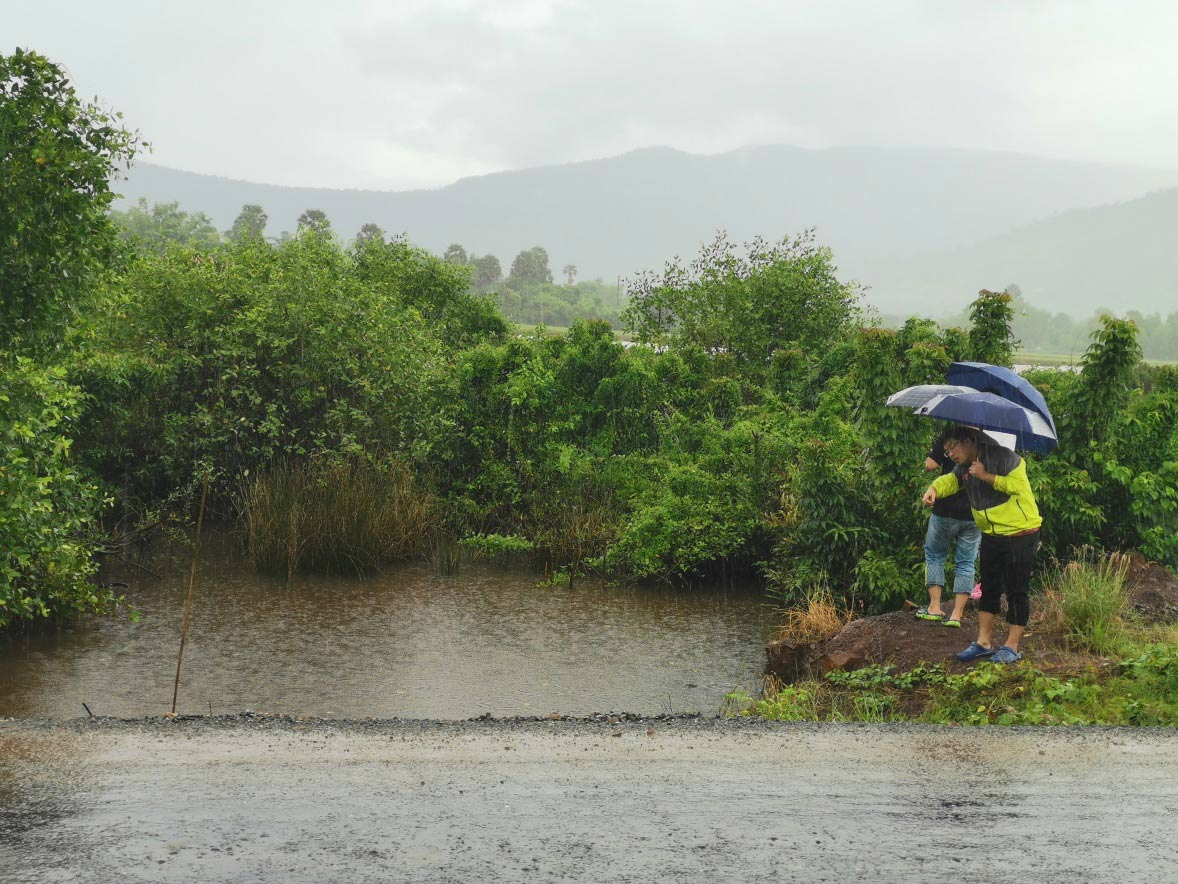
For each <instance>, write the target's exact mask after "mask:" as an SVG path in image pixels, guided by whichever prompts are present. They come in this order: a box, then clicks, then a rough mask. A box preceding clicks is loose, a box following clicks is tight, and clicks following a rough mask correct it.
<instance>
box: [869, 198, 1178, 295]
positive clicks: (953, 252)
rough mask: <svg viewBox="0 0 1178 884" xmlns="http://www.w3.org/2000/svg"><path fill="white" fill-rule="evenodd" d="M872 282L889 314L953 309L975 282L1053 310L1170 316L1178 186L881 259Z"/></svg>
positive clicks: (1176, 290) (1176, 263) (1176, 267)
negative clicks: (913, 308) (959, 243)
mask: <svg viewBox="0 0 1178 884" xmlns="http://www.w3.org/2000/svg"><path fill="white" fill-rule="evenodd" d="M870 281H871V283H872V295H873V297H872V300H873V302H874V303H876V304H879V305H880V306H881V308H883V309H889V310H891V309H899V307H900V305H904V304H912V303H919V304H936V303H938V301H944V302H946V303H947V304H949V305H950V306H953V307H957V306H959V304H960V303H962V302H963V301H964V300H968V298H969V297H970V296H972V295H973V294H975V293H976V292H977V290H978V289H980V288H990V289H997V290H1000V289H1002V288H1004V287H1005V286H1007V285H1010V284H1012V283H1014V284H1017V285H1018V286H1019V288H1020V289H1021V290H1022V293H1023V296H1024V297H1025V298H1026V299H1027V301H1029V302H1030V303H1031V304H1033V305H1034V306H1036V307H1038V308H1041V309H1044V310H1049V311H1051V312H1053V313H1069V314H1071V315H1073V316H1089V315H1091V314H1092V313H1093V312H1095V311H1096V310H1098V309H1099V308H1106V309H1109V310H1112V311H1114V312H1117V313H1124V312H1125V311H1128V310H1140V311H1141V312H1142V313H1154V312H1157V313H1161V314H1162V315H1167V314H1170V313H1174V312H1178V188H1172V189H1169V190H1164V191H1161V192H1159V193H1153V194H1150V195H1148V196H1144V197H1141V198H1139V199H1135V200H1130V201H1128V202H1123V203H1118V204H1116V205H1110V206H1101V207H1098V208H1092V209H1078V210H1074V211H1070V212H1065V213H1063V214H1061V215H1059V216H1057V217H1054V218H1050V219H1047V220H1044V221H1040V222H1038V223H1034V224H1028V225H1025V226H1023V227H1020V228H1018V229H1016V230H1012V231H1009V232H1007V233H1003V234H1000V235H997V236H991V237H987V238H985V239H982V240H981V241H979V242H977V243H973V244H971V245H969V246H965V247H962V248H956V249H949V250H945V251H941V252H938V253H934V254H926V255H919V256H908V257H904V258H897V259H893V260H890V261H885V262H881V263H880V264H879V265H878V268H877V270H876V271H874V272H873V274H872V277H871V280H870ZM929 312H933V313H935V312H936V311H935V310H934V311H929Z"/></svg>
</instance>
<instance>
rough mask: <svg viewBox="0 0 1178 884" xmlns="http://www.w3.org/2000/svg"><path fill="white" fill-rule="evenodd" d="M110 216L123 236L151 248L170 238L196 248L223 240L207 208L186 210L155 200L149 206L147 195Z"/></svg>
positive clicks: (173, 204)
mask: <svg viewBox="0 0 1178 884" xmlns="http://www.w3.org/2000/svg"><path fill="white" fill-rule="evenodd" d="M110 214H111V218H113V219H114V222H115V224H117V225H118V226H119V228H120V231H121V233H122V235H123V238H124V239H128V240H133V241H135V242H137V243H139V245H140V246H142V247H144V248H147V249H150V250H151V251H156V252H158V251H160V250H162V249H163V248H164V247H165V245H166V244H167V243H169V242H174V243H180V244H181V245H186V246H190V247H191V248H196V249H212V248H214V247H216V246H217V244H218V243H220V241H221V236H220V234H219V233H217V228H216V227H214V226H213V222H212V221H211V220H210V219H209V216H208V215H206V214H205V213H204V212H193V213H190V212H185V211H182V210H181V208H180V204H179V203H178V202H176V203H155V204H154V205H152V206H151V207H150V208H148V205H147V199H146V198H145V197H140V198H139V202H138V203H136V204H135V205H134V206H132V207H131V208H129V209H128V210H127V211H125V212H120V211H117V210H116V211H112V212H111V213H110Z"/></svg>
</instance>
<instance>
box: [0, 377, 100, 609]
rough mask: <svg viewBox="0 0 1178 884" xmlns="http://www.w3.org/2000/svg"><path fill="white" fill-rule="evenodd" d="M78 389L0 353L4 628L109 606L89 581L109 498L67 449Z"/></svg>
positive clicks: (0, 552)
mask: <svg viewBox="0 0 1178 884" xmlns="http://www.w3.org/2000/svg"><path fill="white" fill-rule="evenodd" d="M80 400H81V393H80V391H79V390H78V389H77V388H75V387H71V386H70V385H69V384H67V383H66V382H65V380H64V373H63V372H61V371H59V370H52V369H39V368H36V367H34V366H33V364H32V363H31V362H29V361H28V360H26V359H9V358H7V357H2V356H0V629H3V628H5V627H9V626H12V625H15V624H18V623H30V622H32V621H36V620H44V619H47V618H58V617H70V616H75V615H79V614H84V613H89V612H101V611H103V610H106V609H107V608H108V607H109V606H110V605H111V603H112V602H113V601H114V600H115V599H114V596H113V595H112V594H111V593H110V592H109V591H108V590H105V589H102V588H100V587H98V586H95V585H94V584H93V583H91V582H90V577H91V576H92V575H93V573H94V563H93V556H94V554H95V550H96V548H97V546H98V545H99V544H98V543H97V540H96V526H95V519H96V517H97V515H98V513H99V512H100V510H101V508H102V506H103V505H104V501H103V499H102V498H101V496H100V495H99V493H98V490H97V488H96V487H95V486H94V485H93V484H91V483H89V482H87V481H85V480H84V479H83V478H82V476H81V475H80V474H79V472H78V470H77V469H76V467H75V466H74V465H73V463H72V458H71V456H70V447H71V440H70V435H71V425H72V423H73V421H74V420H75V418H76V417H77V414H78V411H79V406H80Z"/></svg>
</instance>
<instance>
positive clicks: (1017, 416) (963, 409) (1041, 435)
mask: <svg viewBox="0 0 1178 884" xmlns="http://www.w3.org/2000/svg"><path fill="white" fill-rule="evenodd" d="M915 413H916V414H919V415H922V416H924V417H932V418H937V419H939V420H945V421H952V422H953V423H955V424H963V425H965V426H971V427H978V428H980V429H982V430H988V431H993V432H998V433H1010V434H1012V435H1013V436H1014V447H1015V448H1018V449H1021V450H1023V451H1034V452H1037V453H1039V454H1048V453H1050V452H1051V451H1052V450H1054V449H1055V447H1056V445H1058V444H1059V442H1058V440H1057V438H1056V434H1055V426H1054V425H1053V424H1051V423H1049V422H1048V419H1049V417H1050V415H1049V416H1048V417H1044V416H1043V415H1042V414H1040V413H1039V412H1038V411H1037V410H1035V409H1033V408H1027V407H1026V406H1025V405H1020V404H1018V403H1017V402H1011V401H1010V400H1009V399H1004V398H1002V397H1001V396H999V395H997V394H995V393H943V394H941V395H939V396H934V397H933V398H932V399H930V400H929V401H928V402H926V403H925V404H924V405H921V406H919V407H918V408H917V409H916V410H915Z"/></svg>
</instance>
